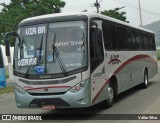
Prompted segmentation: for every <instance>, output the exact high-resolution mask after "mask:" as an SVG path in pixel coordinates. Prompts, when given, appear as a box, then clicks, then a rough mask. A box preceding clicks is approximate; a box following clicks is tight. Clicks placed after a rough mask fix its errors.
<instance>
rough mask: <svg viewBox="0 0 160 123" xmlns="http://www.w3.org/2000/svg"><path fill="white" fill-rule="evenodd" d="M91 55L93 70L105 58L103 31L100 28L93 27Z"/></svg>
mask: <svg viewBox="0 0 160 123" xmlns="http://www.w3.org/2000/svg"><path fill="white" fill-rule="evenodd" d="M90 57H91V71H93V70H94V69H95V68H96V67H97V66H98V65H99V64H100V63H101V62H103V59H104V52H103V43H102V31H101V29H99V28H92V29H91V41H90Z"/></svg>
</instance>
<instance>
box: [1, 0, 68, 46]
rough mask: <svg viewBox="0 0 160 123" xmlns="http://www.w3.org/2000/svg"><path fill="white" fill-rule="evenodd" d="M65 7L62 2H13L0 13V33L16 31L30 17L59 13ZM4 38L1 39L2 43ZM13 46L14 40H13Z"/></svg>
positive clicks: (55, 0) (22, 0)
mask: <svg viewBox="0 0 160 123" xmlns="http://www.w3.org/2000/svg"><path fill="white" fill-rule="evenodd" d="M64 6H65V2H64V1H62V0H11V3H10V4H9V5H5V6H4V9H3V10H2V12H0V33H5V32H10V31H16V29H17V26H18V23H19V22H20V21H21V20H23V19H25V18H28V17H33V16H39V15H44V14H51V13H59V12H60V11H61V10H60V9H61V8H63V7H64ZM2 38H4V37H3V36H1V37H0V43H2V42H1V41H2ZM10 43H11V46H13V45H14V40H11V42H10Z"/></svg>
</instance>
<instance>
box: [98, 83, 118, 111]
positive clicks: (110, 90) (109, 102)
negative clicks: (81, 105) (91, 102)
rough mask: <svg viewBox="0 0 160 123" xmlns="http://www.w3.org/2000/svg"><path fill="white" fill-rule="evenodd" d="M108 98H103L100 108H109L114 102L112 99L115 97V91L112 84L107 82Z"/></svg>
mask: <svg viewBox="0 0 160 123" xmlns="http://www.w3.org/2000/svg"><path fill="white" fill-rule="evenodd" d="M107 94H108V99H106V100H104V101H103V102H102V105H101V106H102V108H110V107H112V105H113V103H114V99H115V91H114V88H113V84H112V83H109V87H108V93H107Z"/></svg>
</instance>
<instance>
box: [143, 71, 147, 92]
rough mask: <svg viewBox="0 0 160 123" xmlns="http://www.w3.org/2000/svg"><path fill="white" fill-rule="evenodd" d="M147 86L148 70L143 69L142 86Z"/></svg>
mask: <svg viewBox="0 0 160 123" xmlns="http://www.w3.org/2000/svg"><path fill="white" fill-rule="evenodd" d="M147 87H148V72H147V70H145V72H144V82H143V83H142V88H143V89H145V88H147Z"/></svg>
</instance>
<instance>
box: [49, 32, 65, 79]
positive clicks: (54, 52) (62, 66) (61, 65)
mask: <svg viewBox="0 0 160 123" xmlns="http://www.w3.org/2000/svg"><path fill="white" fill-rule="evenodd" d="M55 42H56V34H55V35H54V39H53V44H52V49H53V58H54V54H56V56H57V61H58V64H59V66H60V68H61V70H62V72H63V74H64V75H65V76H67V73H66V69H65V67H64V65H63V62H62V60H61V58H60V57H59V51H58V49H57V47H56V45H55Z"/></svg>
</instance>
